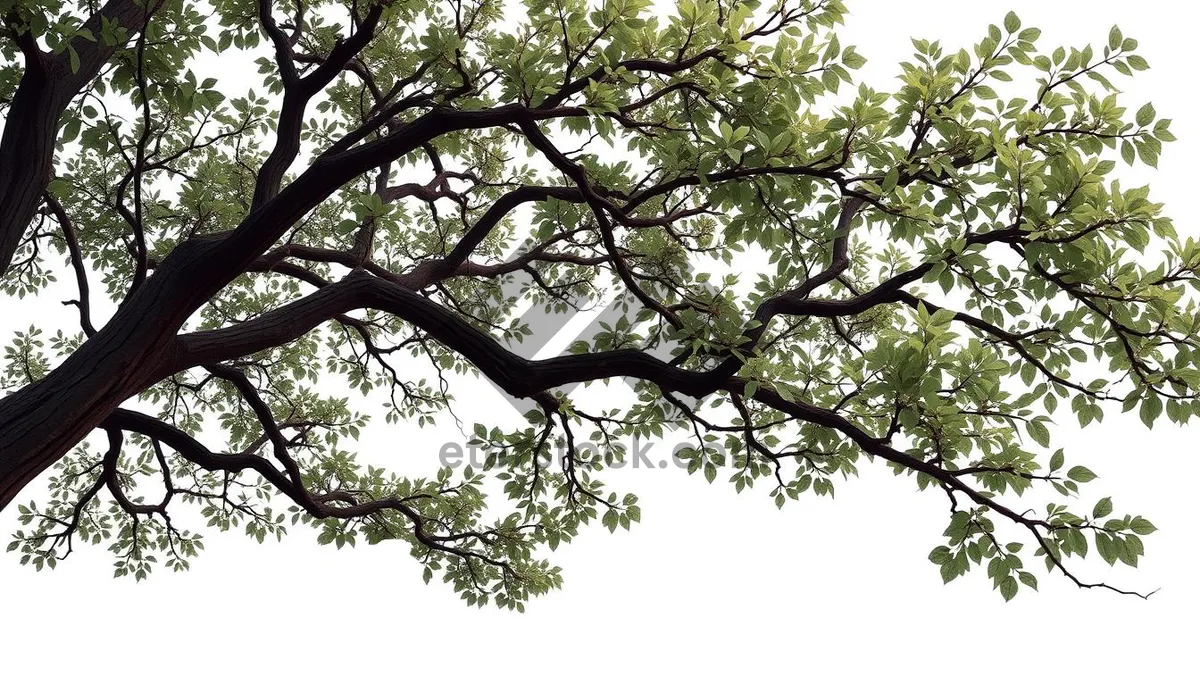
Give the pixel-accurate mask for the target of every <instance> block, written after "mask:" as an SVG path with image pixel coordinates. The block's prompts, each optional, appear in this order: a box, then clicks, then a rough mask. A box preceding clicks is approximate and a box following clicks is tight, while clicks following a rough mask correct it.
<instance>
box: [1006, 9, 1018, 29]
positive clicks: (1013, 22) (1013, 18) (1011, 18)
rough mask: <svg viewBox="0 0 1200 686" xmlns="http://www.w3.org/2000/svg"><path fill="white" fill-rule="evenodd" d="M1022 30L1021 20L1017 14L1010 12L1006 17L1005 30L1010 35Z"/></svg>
mask: <svg viewBox="0 0 1200 686" xmlns="http://www.w3.org/2000/svg"><path fill="white" fill-rule="evenodd" d="M1020 28H1021V20H1020V18H1018V17H1017V15H1016V13H1015V12H1009V13H1008V14H1006V15H1004V30H1005V31H1008V32H1009V33H1016V32H1017V31H1018V30H1019V29H1020Z"/></svg>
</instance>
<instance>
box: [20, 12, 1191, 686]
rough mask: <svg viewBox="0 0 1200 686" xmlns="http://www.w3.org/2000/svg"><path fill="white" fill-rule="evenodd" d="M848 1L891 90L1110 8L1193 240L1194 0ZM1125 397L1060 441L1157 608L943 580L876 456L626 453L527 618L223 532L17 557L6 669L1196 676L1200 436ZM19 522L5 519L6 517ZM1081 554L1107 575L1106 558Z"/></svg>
mask: <svg viewBox="0 0 1200 686" xmlns="http://www.w3.org/2000/svg"><path fill="white" fill-rule="evenodd" d="M850 7H851V11H852V12H853V14H852V16H851V17H850V19H849V22H848V26H847V27H846V28H845V29H844V30H843V32H842V34H841V36H842V43H843V44H844V45H845V44H856V45H858V46H859V52H860V53H862V54H863V55H865V56H866V57H867V58H868V59H869V60H870V63H869V64H868V65H867V67H865V68H864V69H863V70H861V71H860V72H859V75H860V76H861V77H862V78H864V79H866V80H867V81H868V82H869V83H871V84H873V85H875V86H877V87H879V88H883V89H888V88H892V85H893V82H892V81H891V79H892V77H893V76H895V74H896V73H897V72H898V69H897V67H896V64H897V63H898V62H899V61H900V60H902V59H905V58H906V57H907V56H908V55H909V54H910V52H911V46H910V44H909V40H908V39H909V37H910V36H920V37H926V38H933V39H942V40H943V42H944V44H946V45H947V46H948V47H950V46H953V47H954V48H957V47H959V46H960V45H964V46H968V47H969V45H970V44H971V43H973V42H974V41H976V40H977V39H978V38H979V37H981V36H982V35H984V32H985V31H986V25H987V24H988V23H997V24H998V23H1000V20H1001V18H1002V17H1003V15H1004V13H1005V11H1006V10H1008V9H1010V8H1011V9H1015V10H1016V11H1017V12H1018V14H1019V15H1020V16H1021V18H1022V19H1023V20H1024V23H1025V25H1026V26H1038V27H1039V28H1041V29H1043V35H1042V38H1041V40H1040V42H1039V43H1040V45H1042V46H1043V47H1047V46H1049V47H1053V46H1054V45H1058V44H1067V45H1077V46H1081V45H1082V44H1083V43H1084V42H1087V41H1092V42H1094V43H1096V44H1101V43H1102V42H1103V41H1104V39H1105V37H1106V36H1107V34H1108V29H1109V27H1110V26H1111V25H1112V24H1113V23H1118V24H1119V25H1120V26H1121V27H1122V29H1124V31H1125V34H1126V35H1128V36H1133V37H1136V38H1138V39H1139V40H1140V41H1141V44H1142V47H1141V54H1143V55H1144V56H1145V57H1146V58H1147V59H1148V60H1149V61H1150V63H1151V66H1152V70H1151V71H1149V72H1143V73H1141V74H1138V76H1137V78H1136V81H1131V80H1129V79H1121V80H1120V81H1119V82H1118V85H1119V86H1120V87H1123V88H1124V89H1125V90H1126V93H1127V94H1126V96H1123V97H1124V100H1123V102H1124V104H1126V105H1128V106H1131V107H1133V108H1136V107H1137V106H1140V105H1141V104H1142V103H1143V102H1144V101H1146V100H1153V102H1154V104H1155V106H1156V108H1157V109H1158V112H1159V114H1160V115H1161V116H1168V117H1173V118H1174V119H1175V124H1174V126H1173V127H1172V128H1173V131H1174V132H1175V134H1176V135H1177V136H1178V138H1179V139H1180V140H1179V142H1177V143H1175V144H1171V145H1168V146H1167V148H1166V150H1165V152H1164V155H1163V157H1162V161H1161V164H1160V167H1159V169H1158V170H1157V172H1153V171H1146V172H1144V171H1140V170H1135V171H1134V172H1129V171H1128V170H1126V171H1124V172H1122V173H1124V174H1125V175H1126V177H1127V178H1130V179H1131V181H1137V182H1138V183H1141V182H1143V181H1145V180H1150V181H1152V183H1153V188H1154V197H1156V198H1157V199H1158V200H1160V201H1165V202H1166V203H1167V207H1168V212H1169V213H1170V214H1171V215H1173V216H1174V218H1175V219H1176V222H1177V224H1178V226H1179V229H1180V231H1181V232H1183V233H1186V234H1190V235H1196V234H1197V233H1198V232H1200V230H1198V229H1197V228H1196V220H1197V218H1200V213H1198V212H1197V210H1196V209H1195V204H1194V201H1195V195H1196V193H1197V189H1196V174H1195V171H1194V170H1195V164H1194V160H1196V159H1200V115H1197V114H1196V109H1195V108H1196V107H1197V105H1198V104H1200V103H1198V102H1197V98H1196V95H1195V87H1196V86H1195V83H1196V78H1195V76H1196V75H1195V72H1196V70H1197V66H1196V65H1197V59H1196V54H1197V53H1196V48H1197V47H1198V46H1197V42H1198V41H1197V35H1196V26H1197V19H1200V17H1198V16H1197V13H1196V11H1195V10H1193V9H1191V7H1192V5H1191V3H1188V2H1182V1H1180V2H1170V1H1165V0H1160V1H1156V2H1151V1H1143V2H1137V3H1130V2H1116V1H1107V2H1049V1H1045V0H1043V1H1040V2H1037V1H1023V0H1008V1H1007V2H1005V3H993V2H964V1H960V2H953V1H950V0H945V1H932V0H922V1H916V0H906V1H904V2H890V1H884V0H857V1H853V0H852V1H851V2H850ZM1189 83H1191V84H1192V85H1191V86H1188V85H1187V84H1189ZM1127 185H1128V184H1127ZM32 305H33V304H32V303H26V304H23V305H21V306H17V307H15V308H13V307H10V306H9V304H8V303H6V304H5V305H4V311H5V314H4V315H3V317H4V320H3V321H2V324H3V326H2V328H4V329H10V328H18V327H24V326H26V325H27V322H28V321H30V320H29V319H27V318H26V317H25V316H24V315H26V314H31V313H33V312H35V311H36V308H35V307H33V306H32ZM10 316H12V318H11V319H10ZM64 316H71V314H70V313H67V314H66V315H64ZM482 392H488V391H486V390H484V391H482ZM497 400H499V399H497ZM1116 410H1117V408H1111V409H1110V410H1109V414H1110V418H1109V421H1107V422H1106V423H1105V424H1104V425H1103V426H1102V427H1100V428H1094V426H1093V427H1089V429H1088V430H1087V431H1086V432H1084V431H1080V430H1078V428H1077V424H1074V422H1073V419H1072V418H1070V417H1062V418H1061V419H1062V427H1060V429H1059V430H1058V432H1057V433H1056V434H1055V440H1056V442H1058V443H1059V444H1061V445H1064V446H1066V447H1067V449H1068V459H1070V458H1071V456H1075V457H1079V458H1082V457H1085V456H1086V458H1087V459H1088V460H1089V462H1088V464H1089V465H1090V466H1092V467H1093V469H1094V470H1095V471H1096V472H1097V473H1099V474H1100V476H1101V479H1099V480H1097V481H1095V482H1092V483H1091V484H1088V485H1087V486H1086V487H1085V489H1086V490H1085V494H1086V495H1085V502H1086V503H1088V504H1090V503H1091V502H1094V501H1095V499H1097V498H1099V497H1100V496H1103V495H1112V496H1114V501H1115V504H1116V506H1117V510H1118V511H1119V512H1120V511H1130V512H1136V513H1140V514H1144V515H1146V516H1147V517H1148V518H1150V519H1151V520H1152V521H1154V522H1155V523H1156V524H1157V525H1158V527H1159V529H1160V532H1159V533H1157V534H1155V535H1153V536H1151V537H1149V538H1148V539H1147V557H1146V558H1145V559H1144V562H1143V564H1142V567H1141V569H1139V570H1136V571H1134V572H1133V573H1126V572H1123V571H1122V570H1117V571H1116V572H1113V573H1109V574H1108V575H1107V576H1105V577H1104V578H1106V579H1109V580H1115V581H1118V582H1120V583H1122V584H1123V585H1125V586H1130V587H1134V588H1137V589H1139V590H1152V589H1154V588H1159V587H1161V588H1162V590H1161V591H1160V592H1159V593H1158V594H1156V595H1155V596H1154V597H1153V598H1152V599H1151V600H1149V601H1142V600H1139V599H1136V598H1130V597H1124V596H1117V595H1115V594H1112V593H1108V592H1105V591H1100V590H1079V589H1076V588H1074V587H1073V586H1072V585H1071V584H1070V583H1069V582H1067V581H1066V580H1064V579H1063V578H1062V577H1061V576H1057V575H1054V576H1051V575H1045V574H1043V575H1042V583H1041V588H1042V590H1041V592H1040V593H1031V592H1029V590H1028V589H1025V588H1022V591H1021V593H1020V595H1018V597H1017V598H1016V599H1015V600H1014V601H1013V602H1011V603H1008V604H1005V603H1004V602H1003V601H1002V599H1001V598H1000V596H999V594H997V593H995V592H993V591H992V590H991V588H990V587H991V584H990V582H989V581H988V580H987V579H986V577H985V576H983V575H982V574H975V573H972V575H970V576H968V577H967V578H964V579H960V580H958V581H956V582H954V583H952V584H950V585H949V586H943V585H942V582H941V580H940V578H939V576H938V573H937V568H936V567H934V566H933V565H932V564H930V563H929V562H928V561H926V559H925V556H926V554H927V553H928V551H929V550H930V549H931V548H932V547H933V546H935V545H938V544H940V542H941V537H940V533H941V530H942V528H944V526H945V519H946V518H945V499H944V498H943V497H941V496H940V495H938V494H931V493H925V494H920V493H916V492H915V489H914V488H913V486H912V482H911V480H906V479H897V478H894V477H892V476H890V472H889V471H888V470H887V469H884V468H883V467H882V466H881V465H878V464H875V465H871V464H868V463H863V465H862V470H863V472H864V475H863V478H861V479H859V480H857V481H853V482H850V483H846V484H839V486H838V495H837V498H836V499H835V500H833V501H829V500H827V499H815V498H811V497H810V498H805V499H803V500H802V501H800V502H799V503H789V504H788V506H787V507H785V509H784V510H783V511H782V512H779V511H776V510H775V508H774V506H773V504H772V503H771V502H770V499H769V498H768V497H766V496H765V494H762V493H756V494H743V495H741V496H735V495H734V493H733V489H732V487H730V486H729V485H727V484H725V485H723V484H721V483H720V482H718V483H717V484H716V485H714V486H709V485H708V484H706V483H705V482H704V481H703V480H702V479H700V478H699V477H698V476H693V477H688V476H686V475H685V474H684V473H683V472H682V471H680V470H677V469H670V470H654V471H644V470H643V471H641V472H638V471H634V470H628V469H627V470H624V471H623V472H621V473H620V474H619V476H617V477H616V478H615V479H614V484H615V485H617V486H618V487H619V488H622V489H627V490H635V491H636V492H638V493H639V495H640V496H641V497H642V506H643V524H642V525H641V526H637V527H635V528H634V530H633V531H632V532H621V533H618V534H617V535H609V534H608V533H607V532H605V531H602V530H600V529H599V528H598V527H596V528H595V530H590V531H587V532H586V533H585V534H584V535H583V536H582V537H581V538H580V539H579V540H577V542H576V543H574V544H573V545H570V546H567V547H566V548H565V549H561V548H560V550H559V552H558V553H557V554H556V557H555V560H556V562H558V563H559V564H560V565H562V566H563V567H564V568H565V574H566V583H565V586H564V588H563V589H562V590H560V591H557V592H555V593H552V594H551V595H549V596H546V597H543V598H540V599H536V600H534V601H532V602H531V603H530V604H529V610H528V612H527V613H526V614H525V615H517V614H513V613H509V612H501V611H497V610H495V609H492V608H489V609H485V610H479V609H474V608H472V609H468V608H466V607H465V606H464V604H463V603H462V602H461V601H459V600H458V599H457V597H456V596H455V594H453V593H452V592H451V590H450V589H449V588H447V587H443V586H441V585H440V584H439V582H436V581H435V582H434V583H433V584H432V585H430V586H428V587H426V586H424V585H422V583H421V580H420V569H419V567H418V566H417V565H416V564H415V563H414V562H412V561H411V559H410V558H408V557H407V554H406V552H405V550H404V547H405V546H403V545H382V546H379V547H375V548H373V549H372V548H365V547H364V548H358V549H354V550H350V549H346V550H341V551H337V550H334V549H333V548H318V547H317V546H316V545H315V544H314V543H313V542H312V536H311V535H309V534H308V533H307V532H303V531H297V532H296V533H295V534H293V535H292V536H291V537H289V538H287V539H285V540H284V542H283V543H282V544H279V543H275V544H272V543H268V544H266V545H265V546H258V545H256V544H253V543H251V542H249V541H248V540H245V539H243V538H241V537H240V536H238V535H234V534H231V535H225V536H222V535H216V534H214V535H211V536H209V537H207V539H206V544H207V547H208V550H207V552H206V553H205V554H203V555H202V556H201V557H200V558H199V559H198V560H196V561H195V563H194V565H193V570H192V571H190V572H188V573H183V574H171V573H168V572H163V571H159V572H156V573H155V574H153V575H151V578H150V579H149V580H148V581H145V582H142V583H140V584H135V583H133V582H132V581H131V580H128V579H121V580H114V579H112V578H111V567H110V565H111V558H110V555H109V554H108V553H107V552H105V551H103V550H98V549H89V548H84V549H82V550H79V551H77V552H76V553H75V555H74V556H72V558H71V559H69V560H68V561H67V562H66V563H65V564H63V565H60V567H59V569H58V570H56V571H53V572H42V573H40V574H39V573H35V572H34V571H33V570H32V569H27V568H22V567H19V566H18V565H17V560H16V556H14V555H8V556H3V557H0V675H2V676H0V682H3V683H24V682H26V681H30V680H33V679H38V680H39V681H43V682H45V683H60V682H63V683H65V682H66V681H67V680H68V679H71V680H76V679H78V680H80V681H81V682H82V683H89V684H108V683H122V682H125V683H128V682H134V683H136V682H145V681H149V680H151V679H155V680H163V681H165V682H167V683H178V684H192V683H205V682H209V681H211V680H213V679H220V680H224V681H228V682H230V683H235V684H240V683H247V684H255V683H264V684H266V683H281V682H283V681H285V680H288V681H291V682H292V683H302V684H307V683H316V682H317V681H319V680H325V679H337V680H338V681H339V683H350V682H355V681H358V680H361V679H367V678H369V679H373V680H377V681H379V682H380V683H397V682H398V683H404V682H411V683H429V682H430V681H432V680H434V679H438V680H445V681H447V682H448V683H461V682H464V681H465V680H466V678H468V676H480V677H485V676H486V678H488V679H489V680H490V681H491V682H492V683H495V684H508V683H535V684H536V683H551V682H558V681H562V682H566V683H578V684H591V683H622V682H625V681H630V682H633V683H650V682H651V680H652V679H659V680H661V679H669V680H670V681H671V682H685V681H686V682H691V683H701V684H705V683H718V682H724V681H729V680H740V681H744V682H746V683H756V682H760V681H765V680H767V679H768V678H770V679H772V680H786V681H800V680H805V681H809V680H811V682H812V683H850V684H857V683H862V684H867V683H871V684H873V683H882V682H886V683H930V684H944V683H972V684H980V685H986V684H993V683H996V684H999V683H1029V684H1051V683H1054V684H1084V683H1087V684H1118V683H1130V682H1137V683H1147V684H1187V683H1196V681H1195V680H1196V673H1195V672H1196V670H1195V660H1194V658H1193V657H1192V654H1191V651H1192V650H1193V643H1194V642H1195V640H1196V639H1197V638H1198V637H1200V636H1198V635H1197V634H1198V632H1197V631H1196V629H1195V622H1196V616H1197V612H1198V611H1200V602H1198V599H1200V591H1198V590H1197V589H1198V587H1200V583H1198V582H1197V579H1196V576H1197V563H1198V562H1200V554H1198V553H1197V552H1196V542H1197V530H1196V528H1195V527H1196V524H1195V522H1194V517H1193V515H1192V511H1193V509H1194V507H1195V503H1196V499H1195V496H1194V493H1195V489H1196V487H1197V485H1198V484H1200V462H1198V461H1197V457H1196V455H1195V452H1196V451H1195V448H1194V447H1193V446H1194V443H1193V441H1195V439H1196V438H1197V436H1198V435H1200V434H1198V430H1200V429H1198V428H1197V427H1192V428H1190V429H1177V428H1172V427H1169V426H1166V425H1163V426H1162V427H1161V428H1158V429H1155V430H1154V431H1153V432H1149V431H1147V430H1146V429H1145V428H1144V427H1142V426H1141V424H1140V423H1138V422H1137V420H1136V419H1135V418H1132V417H1124V416H1120V415H1117V414H1116ZM416 431H417V430H416V429H415V428H412V429H407V428H404V427H400V428H396V427H391V428H388V429H386V430H380V431H377V432H372V434H371V435H372V437H373V439H372V441H371V442H370V443H368V444H367V445H366V446H365V449H364V456H371V458H370V459H372V460H374V461H376V462H379V463H381V464H388V461H389V460H396V461H402V460H418V459H422V460H423V459H427V460H431V461H432V460H434V459H435V454H436V453H435V448H434V446H436V442H432V439H429V440H426V437H420V438H418V437H417V436H415V435H414V434H415V433H416ZM398 447H403V448H404V451H403V453H402V454H401V453H398V451H397V448H398ZM1083 509H1086V505H1085V506H1084V508H1083ZM13 519H14V515H13V513H12V512H7V513H4V514H3V515H0V531H3V532H7V531H9V530H11V528H12V526H13V521H12V520H13ZM5 540H6V539H3V538H0V543H3V542H4V541H5ZM1031 562H1033V561H1032V560H1031ZM1038 564H1039V571H1042V570H1043V569H1044V568H1042V567H1040V563H1038ZM1086 569H1087V573H1086V576H1087V577H1088V578H1089V579H1092V580H1098V577H1099V576H1101V575H1103V573H1107V572H1109V570H1108V569H1107V567H1104V566H1103V565H1101V566H1100V567H1096V566H1088V567H1087V568H1086Z"/></svg>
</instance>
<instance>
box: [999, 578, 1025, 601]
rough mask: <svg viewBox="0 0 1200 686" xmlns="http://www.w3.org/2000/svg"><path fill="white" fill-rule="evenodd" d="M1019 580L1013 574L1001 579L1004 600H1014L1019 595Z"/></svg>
mask: <svg viewBox="0 0 1200 686" xmlns="http://www.w3.org/2000/svg"><path fill="white" fill-rule="evenodd" d="M1019 588H1020V587H1019V586H1017V580H1016V579H1014V578H1012V577H1011V576H1006V577H1004V578H1003V579H1001V581H1000V595H1002V596H1004V602H1006V603H1007V602H1008V601H1010V600H1012V599H1013V598H1014V597H1016V595H1017V590H1018V589H1019Z"/></svg>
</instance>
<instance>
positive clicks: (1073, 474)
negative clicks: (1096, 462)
mask: <svg viewBox="0 0 1200 686" xmlns="http://www.w3.org/2000/svg"><path fill="white" fill-rule="evenodd" d="M1067 478H1069V479H1071V480H1072V481H1078V482H1079V483H1081V484H1085V483H1087V482H1089V481H1091V480H1092V479H1095V478H1096V475H1095V473H1093V472H1092V470H1090V469H1088V468H1087V467H1084V466H1083V465H1076V466H1074V467H1071V468H1070V469H1069V470H1067Z"/></svg>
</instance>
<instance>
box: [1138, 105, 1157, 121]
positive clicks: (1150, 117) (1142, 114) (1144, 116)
mask: <svg viewBox="0 0 1200 686" xmlns="http://www.w3.org/2000/svg"><path fill="white" fill-rule="evenodd" d="M1135 121H1136V122H1137V125H1138V126H1149V125H1150V122H1152V121H1154V105H1151V104H1150V103H1146V104H1145V105H1142V107H1141V109H1139V110H1138V111H1137V117H1136V119H1135Z"/></svg>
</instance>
